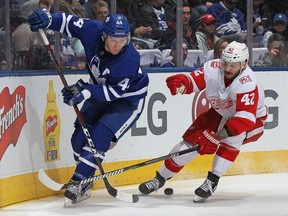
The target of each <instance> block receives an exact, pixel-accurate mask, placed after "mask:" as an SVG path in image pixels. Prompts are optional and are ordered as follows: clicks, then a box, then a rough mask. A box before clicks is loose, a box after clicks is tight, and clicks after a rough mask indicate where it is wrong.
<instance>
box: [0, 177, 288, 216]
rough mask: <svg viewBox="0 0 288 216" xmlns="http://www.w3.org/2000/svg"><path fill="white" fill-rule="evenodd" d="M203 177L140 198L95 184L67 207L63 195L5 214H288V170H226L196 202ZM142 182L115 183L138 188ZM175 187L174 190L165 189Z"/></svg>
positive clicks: (17, 206) (11, 208) (169, 184)
mask: <svg viewBox="0 0 288 216" xmlns="http://www.w3.org/2000/svg"><path fill="white" fill-rule="evenodd" d="M203 181H204V179H193V180H185V181H167V183H166V184H165V186H164V187H163V188H161V189H160V190H158V192H157V193H154V194H151V195H149V196H141V197H140V200H139V202H137V203H134V204H133V203H126V202H123V201H120V200H117V199H115V198H113V197H111V196H110V195H109V194H108V193H107V191H106V190H105V189H101V190H93V192H92V196H91V198H90V199H88V200H85V201H83V202H81V203H78V204H76V205H73V206H71V207H69V208H67V207H66V208H64V207H63V203H64V199H63V196H53V197H47V198H43V199H39V200H33V201H29V202H23V203H20V204H15V205H11V206H8V207H5V208H2V209H1V210H0V212H1V213H0V215H1V216H8V215H9V216H12V215H13V216H48V215H49V216H60V215H61V216H80V215H81V216H82V215H84V216H90V215H91V216H92V215H93V216H95V215H97V216H130V215H131V216H132V215H133V216H154V215H155V216H188V215H189V216H202V215H203V216H226V215H227V216H232V215H233V216H240V215H241V216H288V173H274V174H255V175H243V176H240V175H238V176H224V177H222V178H221V179H220V182H219V184H218V188H217V190H216V192H215V193H214V196H213V197H211V198H209V199H208V200H207V201H206V202H205V203H193V201H192V199H193V197H194V190H195V189H196V188H197V187H198V186H199V185H201V184H202V182H203ZM137 186H138V185H132V186H125V187H116V188H117V189H119V190H123V191H126V192H130V193H138V190H137ZM166 187H171V188H173V189H174V194H173V195H171V196H167V195H164V193H163V191H164V188H166Z"/></svg>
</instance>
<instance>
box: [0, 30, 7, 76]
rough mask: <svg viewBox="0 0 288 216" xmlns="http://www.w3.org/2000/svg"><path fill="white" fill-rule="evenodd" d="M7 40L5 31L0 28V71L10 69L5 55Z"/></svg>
mask: <svg viewBox="0 0 288 216" xmlns="http://www.w3.org/2000/svg"><path fill="white" fill-rule="evenodd" d="M5 41H6V40H5V31H4V30H3V29H2V28H0V71H1V70H7V69H8V68H7V61H6V55H5Z"/></svg>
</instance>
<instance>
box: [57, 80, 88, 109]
mask: <svg viewBox="0 0 288 216" xmlns="http://www.w3.org/2000/svg"><path fill="white" fill-rule="evenodd" d="M85 85H88V84H87V83H85V82H84V81H83V80H82V79H80V80H78V82H77V83H76V84H73V85H70V86H67V87H64V88H63V89H62V90H61V92H62V96H63V102H64V103H66V104H68V105H69V106H74V105H77V104H79V103H81V102H82V101H83V100H86V99H88V98H90V97H91V93H90V91H89V90H87V89H85Z"/></svg>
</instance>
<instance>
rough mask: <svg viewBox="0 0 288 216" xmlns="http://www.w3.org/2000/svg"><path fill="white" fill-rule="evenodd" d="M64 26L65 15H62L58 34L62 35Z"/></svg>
mask: <svg viewBox="0 0 288 216" xmlns="http://www.w3.org/2000/svg"><path fill="white" fill-rule="evenodd" d="M65 24H66V15H65V13H62V24H61V28H60V30H59V32H61V33H63V31H64V28H65Z"/></svg>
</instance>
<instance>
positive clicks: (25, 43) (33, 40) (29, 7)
mask: <svg viewBox="0 0 288 216" xmlns="http://www.w3.org/2000/svg"><path fill="white" fill-rule="evenodd" d="M38 4H39V2H38V0H29V1H27V2H26V3H24V4H23V5H21V7H20V13H19V17H21V18H22V19H23V20H25V22H23V23H22V24H21V25H19V26H18V27H17V28H16V29H15V30H14V31H13V32H12V34H11V44H12V56H13V69H14V70H27V69H34V66H35V65H34V64H33V63H29V64H28V63H27V62H28V61H29V58H30V57H29V55H30V54H31V48H32V46H33V45H36V44H37V45H39V44H40V45H42V48H43V42H42V41H41V38H40V37H39V34H38V33H37V32H32V31H31V30H30V25H29V23H28V21H27V18H28V16H29V15H30V14H31V13H32V12H33V11H34V10H35V9H36V8H37V7H38ZM37 69H38V68H37Z"/></svg>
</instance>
